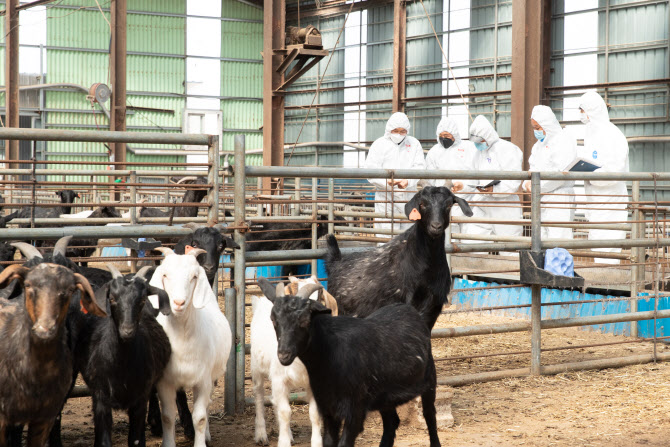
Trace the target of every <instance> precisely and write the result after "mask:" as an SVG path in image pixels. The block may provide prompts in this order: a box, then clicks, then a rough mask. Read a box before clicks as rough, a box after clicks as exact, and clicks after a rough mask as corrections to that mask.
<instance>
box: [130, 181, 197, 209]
mask: <svg viewBox="0 0 670 447" xmlns="http://www.w3.org/2000/svg"><path fill="white" fill-rule="evenodd" d="M177 183H180V184H185V185H206V184H207V178H206V177H184V178H182V179H181V180H179V181H178V182H177ZM208 191H209V190H208V189H207V188H203V189H187V190H186V192H185V193H184V197H183V199H182V203H191V202H196V203H197V202H200V201H202V199H204V198H205V196H207V192H208ZM169 215H170V213H169V212H165V211H161V210H159V209H158V208H153V207H152V208H144V207H142V208H140V217H168V216H169ZM197 216H198V208H196V207H190V206H178V207H176V208H175V210H174V217H197Z"/></svg>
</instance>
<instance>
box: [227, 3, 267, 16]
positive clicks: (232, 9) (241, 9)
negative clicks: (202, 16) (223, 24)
mask: <svg viewBox="0 0 670 447" xmlns="http://www.w3.org/2000/svg"><path fill="white" fill-rule="evenodd" d="M221 17H226V18H230V19H247V20H263V10H262V9H260V8H256V7H254V6H251V5H247V4H244V3H242V2H239V1H237V0H223V1H222V2H221Z"/></svg>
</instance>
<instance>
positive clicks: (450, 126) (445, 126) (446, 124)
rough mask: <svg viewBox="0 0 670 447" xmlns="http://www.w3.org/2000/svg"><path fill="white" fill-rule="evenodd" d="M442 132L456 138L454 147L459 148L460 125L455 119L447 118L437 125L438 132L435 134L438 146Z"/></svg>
mask: <svg viewBox="0 0 670 447" xmlns="http://www.w3.org/2000/svg"><path fill="white" fill-rule="evenodd" d="M442 132H449V133H450V134H451V135H453V136H454V144H453V146H457V145H458V144H460V142H461V135H460V134H459V133H458V125H457V124H456V121H455V120H454V119H453V118H449V117H448V116H445V117H444V118H442V119H441V120H440V123H439V124H438V125H437V131H436V132H435V133H436V134H437V144H440V134H441V133H442Z"/></svg>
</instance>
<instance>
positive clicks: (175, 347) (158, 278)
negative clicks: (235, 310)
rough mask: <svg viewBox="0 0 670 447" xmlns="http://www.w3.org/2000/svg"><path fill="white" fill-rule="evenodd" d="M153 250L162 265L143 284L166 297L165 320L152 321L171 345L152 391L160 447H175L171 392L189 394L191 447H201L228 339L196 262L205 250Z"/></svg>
mask: <svg viewBox="0 0 670 447" xmlns="http://www.w3.org/2000/svg"><path fill="white" fill-rule="evenodd" d="M157 250H158V251H160V252H162V253H163V254H164V255H165V259H163V262H162V263H161V265H160V266H158V267H157V268H156V271H155V272H154V275H153V277H152V278H151V281H150V282H149V284H151V285H152V286H155V287H158V288H160V289H163V290H165V291H166V292H167V294H168V296H169V297H170V308H171V309H172V314H171V315H168V316H165V315H163V314H159V316H158V318H157V320H158V322H159V323H160V324H161V326H163V329H164V330H165V333H166V334H167V336H168V338H169V339H170V344H171V345H172V356H171V357H170V362H169V363H168V365H167V367H166V368H165V372H164V373H163V377H162V378H161V379H160V380H159V382H158V384H157V385H156V388H157V390H158V397H159V399H160V402H161V413H162V417H161V419H162V423H163V446H164V447H172V446H174V445H175V416H176V414H177V405H176V403H175V399H176V393H177V390H178V389H180V388H183V389H189V388H192V389H193V427H194V428H195V443H194V445H195V446H196V447H205V441H207V442H210V441H211V436H210V433H209V420H208V408H209V404H210V402H211V394H212V388H213V385H214V381H215V380H217V379H218V378H219V377H221V376H222V375H223V374H224V373H225V371H226V362H227V361H228V357H229V356H230V348H231V343H232V334H231V332H230V326H229V325H228V320H226V318H225V317H224V315H223V314H222V313H221V310H219V305H218V303H217V300H216V296H215V295H214V292H212V288H211V287H210V285H209V281H208V280H207V275H206V274H205V270H204V269H203V268H202V267H200V265H199V264H198V261H197V260H196V258H197V256H198V255H199V254H201V253H204V252H205V250H202V249H198V248H196V249H193V250H191V251H190V252H189V254H186V255H177V254H175V253H174V252H173V251H172V250H171V249H169V248H165V247H159V248H158V249H157ZM152 297H155V295H154V296H152ZM155 307H157V306H155Z"/></svg>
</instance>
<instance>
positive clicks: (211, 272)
mask: <svg viewBox="0 0 670 447" xmlns="http://www.w3.org/2000/svg"><path fill="white" fill-rule="evenodd" d="M184 227H186V228H190V229H192V230H193V234H191V235H189V236H186V237H185V238H183V239H181V240H180V241H179V242H177V244H176V245H175V246H174V252H175V253H176V254H179V255H183V254H185V250H186V246H191V247H193V248H202V249H203V250H205V253H203V254H202V255H200V256H198V259H199V261H198V262H199V263H200V265H201V266H202V268H204V269H205V273H206V274H207V280H208V281H209V285H210V286H211V285H214V278H215V276H216V271H217V270H218V269H219V259H220V258H221V254H222V253H223V251H224V250H225V249H235V248H240V246H239V245H237V243H235V241H233V240H232V239H231V238H230V237H229V236H224V235H222V234H221V232H222V231H223V230H224V229H225V228H226V227H225V225H223V224H217V225H214V226H213V227H206V226H204V225H201V224H197V223H187V224H186V225H184Z"/></svg>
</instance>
